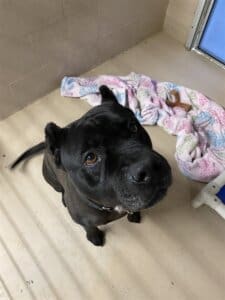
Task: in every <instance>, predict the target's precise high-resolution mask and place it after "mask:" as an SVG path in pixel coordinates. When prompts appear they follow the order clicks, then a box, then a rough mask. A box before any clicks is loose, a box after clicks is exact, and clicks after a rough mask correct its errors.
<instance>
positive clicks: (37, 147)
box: [10, 142, 45, 170]
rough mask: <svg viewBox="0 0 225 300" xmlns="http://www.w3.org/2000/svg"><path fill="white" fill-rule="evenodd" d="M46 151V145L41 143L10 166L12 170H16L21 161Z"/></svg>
mask: <svg viewBox="0 0 225 300" xmlns="http://www.w3.org/2000/svg"><path fill="white" fill-rule="evenodd" d="M44 149H45V143H44V142H41V143H39V144H37V145H35V146H33V147H31V148H29V149H28V150H26V151H25V152H23V153H22V154H21V155H20V156H19V157H18V158H17V159H16V160H15V161H14V162H13V163H12V164H11V165H10V169H11V170H12V169H14V168H15V167H16V166H17V165H18V164H19V163H20V162H21V161H23V160H25V159H27V158H28V157H30V156H33V155H35V154H37V153H39V152H41V151H43V150H44Z"/></svg>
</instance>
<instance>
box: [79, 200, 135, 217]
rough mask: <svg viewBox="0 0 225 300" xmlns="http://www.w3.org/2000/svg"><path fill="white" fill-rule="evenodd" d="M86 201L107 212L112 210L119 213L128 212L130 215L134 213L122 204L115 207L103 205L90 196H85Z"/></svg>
mask: <svg viewBox="0 0 225 300" xmlns="http://www.w3.org/2000/svg"><path fill="white" fill-rule="evenodd" d="M84 199H85V201H86V202H87V204H88V205H89V206H91V207H93V208H95V209H98V210H101V211H107V212H112V211H115V212H117V213H119V214H122V213H127V214H129V215H132V214H133V212H131V211H128V210H125V209H124V208H123V207H122V206H120V205H117V206H115V207H109V206H104V205H101V204H99V203H97V202H95V201H94V200H93V199H90V198H84Z"/></svg>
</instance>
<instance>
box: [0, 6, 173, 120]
mask: <svg viewBox="0 0 225 300" xmlns="http://www.w3.org/2000/svg"><path fill="white" fill-rule="evenodd" d="M167 5H168V0H0V104H1V109H0V118H4V117H6V116H8V115H9V114H11V113H12V112H14V111H16V110H18V109H19V108H22V107H23V106H24V105H26V104H27V103H29V102H31V101H32V100H34V99H36V98H37V97H40V96H42V95H44V94H46V93H47V92H49V91H50V90H52V89H54V88H55V87H57V86H58V85H59V83H60V80H61V78H62V77H63V76H64V75H70V74H73V75H78V74H80V73H82V72H85V71H86V70H88V69H90V68H91V67H93V66H95V65H97V64H99V63H100V62H102V61H104V60H106V59H108V58H109V57H111V56H113V55H115V54H117V53H119V52H121V51H122V50H124V49H127V48H128V47H130V46H132V45H134V44H136V43H137V42H138V41H140V40H142V39H143V38H145V37H146V36H148V35H150V34H152V33H155V32H157V31H160V30H161V29H162V26H163V21H164V17H165V13H166V9H167Z"/></svg>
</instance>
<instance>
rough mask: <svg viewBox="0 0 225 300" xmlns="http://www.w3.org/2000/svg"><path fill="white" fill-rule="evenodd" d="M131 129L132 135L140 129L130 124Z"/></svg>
mask: <svg viewBox="0 0 225 300" xmlns="http://www.w3.org/2000/svg"><path fill="white" fill-rule="evenodd" d="M129 129H130V131H131V132H132V133H136V132H137V131H138V127H137V125H136V124H130V126H129Z"/></svg>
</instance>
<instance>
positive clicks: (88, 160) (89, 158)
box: [84, 152, 98, 166]
mask: <svg viewBox="0 0 225 300" xmlns="http://www.w3.org/2000/svg"><path fill="white" fill-rule="evenodd" d="M97 159H98V157H97V155H96V154H95V153H93V152H90V153H88V154H87V155H86V157H85V160H84V163H85V165H87V166H91V165H94V164H95V163H96V161H97Z"/></svg>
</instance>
